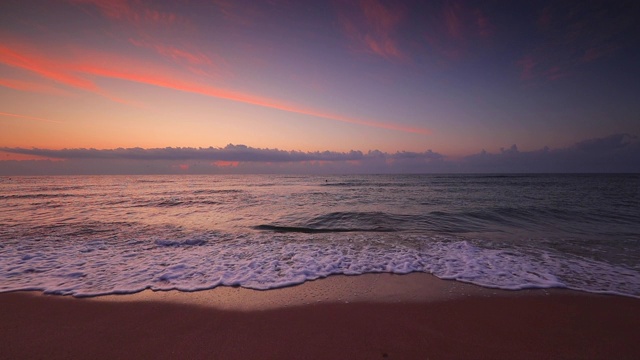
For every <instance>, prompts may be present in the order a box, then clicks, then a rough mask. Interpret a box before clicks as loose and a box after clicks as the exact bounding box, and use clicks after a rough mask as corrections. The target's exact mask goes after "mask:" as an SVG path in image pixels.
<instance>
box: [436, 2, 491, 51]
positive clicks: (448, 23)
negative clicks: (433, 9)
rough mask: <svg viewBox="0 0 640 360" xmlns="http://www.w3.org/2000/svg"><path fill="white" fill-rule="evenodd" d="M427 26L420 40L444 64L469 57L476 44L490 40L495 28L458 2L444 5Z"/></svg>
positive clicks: (475, 11)
mask: <svg viewBox="0 0 640 360" xmlns="http://www.w3.org/2000/svg"><path fill="white" fill-rule="evenodd" d="M439 13H440V16H439V17H434V18H432V19H431V21H429V22H428V24H427V28H428V29H427V31H426V32H425V33H424V39H425V40H426V42H427V44H428V45H429V47H430V50H431V51H432V53H433V55H437V56H438V57H441V58H444V59H446V60H459V59H461V58H463V57H465V55H467V54H468V53H469V50H470V48H471V45H473V44H475V43H477V42H478V40H480V39H482V40H486V39H488V38H490V37H491V36H492V35H493V34H494V32H495V27H494V26H493V24H492V23H491V21H490V19H489V17H488V16H486V15H485V13H484V12H483V11H482V10H480V9H478V8H472V7H469V6H468V5H467V4H466V3H464V2H460V1H447V2H445V3H444V4H443V5H442V8H441V9H440V11H439Z"/></svg>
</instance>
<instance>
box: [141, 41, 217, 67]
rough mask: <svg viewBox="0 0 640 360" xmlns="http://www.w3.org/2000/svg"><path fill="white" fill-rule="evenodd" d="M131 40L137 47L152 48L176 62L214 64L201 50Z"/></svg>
mask: <svg viewBox="0 0 640 360" xmlns="http://www.w3.org/2000/svg"><path fill="white" fill-rule="evenodd" d="M129 42H130V43H131V44H132V45H135V46H137V47H142V48H147V49H152V50H154V51H156V52H157V53H158V54H160V55H163V56H166V57H168V58H171V59H173V60H174V61H175V62H186V63H188V64H191V65H213V62H212V61H211V59H210V58H209V57H208V56H207V55H204V54H202V53H199V52H189V51H186V50H182V49H178V48H176V47H173V46H171V45H164V44H161V43H159V42H155V43H151V42H148V41H142V40H136V39H129Z"/></svg>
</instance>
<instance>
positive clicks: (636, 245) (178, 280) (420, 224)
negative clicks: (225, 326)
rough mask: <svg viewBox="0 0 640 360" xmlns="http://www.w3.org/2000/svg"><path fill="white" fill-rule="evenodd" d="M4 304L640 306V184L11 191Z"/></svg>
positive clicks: (423, 178)
mask: <svg viewBox="0 0 640 360" xmlns="http://www.w3.org/2000/svg"><path fill="white" fill-rule="evenodd" d="M0 202H1V204H2V206H1V207H0V291H10V290H18V289H37V290H43V291H47V292H51V293H63V294H74V295H96V294H106V293H115V292H135V291H140V290H142V289H145V288H152V289H180V290H197V289H206V288H212V287H215V286H219V285H239V286H244V287H248V288H257V289H268V288H274V287H281V286H286V285H291V284H296V283H301V282H304V281H306V280H310V279H315V278H318V277H325V276H328V275H331V274H360V273H367V272H393V273H407V272H412V271H422V272H429V273H432V274H434V275H436V276H438V277H441V278H446V279H456V280H460V281H466V282H472V283H475V284H478V285H482V286H489V287H497V288H504V289H521V288H530V287H567V288H573V289H578V290H583V291H590V292H609V293H620V294H625V295H631V296H640V176H639V175H508V176H503V175H495V176H494V175H371V176H327V177H318V176H282V175H277V176H276V175H273V176H267V175H247V176H219V175H216V176H97V177H90V176H81V177H14V178H0Z"/></svg>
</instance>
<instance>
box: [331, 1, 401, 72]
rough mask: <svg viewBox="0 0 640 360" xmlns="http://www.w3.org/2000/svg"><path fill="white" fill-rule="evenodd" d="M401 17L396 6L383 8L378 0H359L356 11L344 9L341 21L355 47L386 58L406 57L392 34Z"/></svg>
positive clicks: (399, 58) (398, 58) (397, 58)
mask: <svg viewBox="0 0 640 360" xmlns="http://www.w3.org/2000/svg"><path fill="white" fill-rule="evenodd" d="M403 17H404V12H403V11H401V10H399V9H397V8H389V7H386V6H385V5H383V4H381V3H380V2H379V1H377V0H361V1H360V3H359V6H358V7H357V9H355V11H352V12H350V13H349V14H347V11H344V12H343V13H342V14H341V16H340V20H341V24H342V28H343V31H344V32H345V34H346V35H347V37H348V38H349V39H350V40H351V41H352V42H353V43H354V44H355V45H356V49H357V50H363V51H365V52H369V53H372V54H375V55H377V56H380V57H383V58H385V59H389V60H406V59H407V55H406V54H405V53H404V52H403V51H401V50H400V47H399V45H398V40H397V38H396V34H395V33H396V29H397V27H398V26H399V24H400V23H401V21H402V19H403Z"/></svg>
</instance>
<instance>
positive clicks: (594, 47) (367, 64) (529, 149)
mask: <svg viewBox="0 0 640 360" xmlns="http://www.w3.org/2000/svg"><path fill="white" fill-rule="evenodd" d="M636 3H637V2H635V1H627V2H623V1H601V2H600V1H484V2H480V1H378V0H363V1H287V0H282V1H281V0H271V1H232V0H208V1H205V0H181V1H143V0H68V1H63V0H49V1H35V0H34V1H31V0H27V1H23V0H3V1H2V2H0V174H9V175H12V174H36V173H56V174H58V173H60V174H61V173H145V172H148V173H172V172H178V173H179V172H196V173H209V172H212V173H215V172H234V171H236V172H254V171H255V172H269V171H274V172H389V171H390V172H394V171H396V172H429V171H435V172H438V171H444V172H456V171H463V172H464V171H471V172H491V171H498V172H500V171H522V172H528V171H563V170H566V171H596V172H597V171H640V145H639V139H638V135H639V134H640V66H639V65H640V20H639V18H640V6H638V5H636ZM143 164H144V167H143V166H141V165H143ZM145 169H146V170H145ZM634 169H635V170H634Z"/></svg>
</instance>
